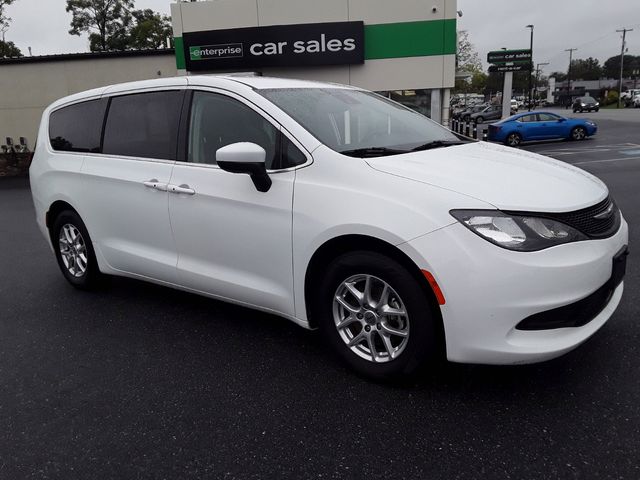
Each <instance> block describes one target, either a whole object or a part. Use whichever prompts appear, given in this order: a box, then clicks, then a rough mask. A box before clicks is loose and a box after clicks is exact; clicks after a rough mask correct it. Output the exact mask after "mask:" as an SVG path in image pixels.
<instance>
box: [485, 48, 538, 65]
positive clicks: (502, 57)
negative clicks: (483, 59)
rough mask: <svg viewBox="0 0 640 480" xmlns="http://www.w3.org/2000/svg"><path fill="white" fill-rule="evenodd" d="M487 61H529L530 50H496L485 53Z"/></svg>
mask: <svg viewBox="0 0 640 480" xmlns="http://www.w3.org/2000/svg"><path fill="white" fill-rule="evenodd" d="M487 62H488V63H531V50H496V51H494V52H489V53H488V54H487Z"/></svg>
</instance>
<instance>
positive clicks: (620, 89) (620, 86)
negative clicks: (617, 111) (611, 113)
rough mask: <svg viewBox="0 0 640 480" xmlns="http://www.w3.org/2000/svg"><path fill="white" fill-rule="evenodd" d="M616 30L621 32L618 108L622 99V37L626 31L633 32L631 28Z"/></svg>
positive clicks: (625, 34) (623, 37)
mask: <svg viewBox="0 0 640 480" xmlns="http://www.w3.org/2000/svg"><path fill="white" fill-rule="evenodd" d="M616 32H619V33H622V47H621V48H620V85H618V108H620V102H621V101H622V98H621V97H622V71H623V67H624V43H625V42H624V39H625V37H626V36H627V32H633V28H623V29H622V30H616Z"/></svg>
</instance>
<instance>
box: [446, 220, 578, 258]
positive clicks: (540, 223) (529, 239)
mask: <svg viewBox="0 0 640 480" xmlns="http://www.w3.org/2000/svg"><path fill="white" fill-rule="evenodd" d="M450 213H451V215H453V217H454V218H455V219H456V220H458V221H459V222H460V223H462V224H463V225H464V226H465V227H467V228H468V229H469V230H471V231H472V232H473V233H476V234H477V235H479V236H481V237H482V238H484V239H485V240H488V241H490V242H491V243H494V244H495V245H498V246H499V247H503V248H506V249H509V250H517V251H520V252H532V251H535V250H542V249H544V248H549V247H553V246H555V245H561V244H563V243H569V242H578V241H581V240H587V237H586V236H585V235H584V234H582V233H580V232H579V231H578V230H576V229H575V228H572V227H570V226H568V225H565V224H564V223H560V222H558V221H556V220H551V219H549V218H543V217H530V216H525V215H522V216H521V215H509V214H506V213H503V212H501V211H499V210H451V212H450Z"/></svg>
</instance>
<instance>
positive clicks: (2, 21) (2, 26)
mask: <svg viewBox="0 0 640 480" xmlns="http://www.w3.org/2000/svg"><path fill="white" fill-rule="evenodd" d="M15 1H16V0H0V30H2V33H3V35H4V31H5V30H6V29H7V28H8V27H9V24H10V23H11V19H10V18H9V17H7V14H6V13H5V11H4V9H5V7H8V6H9V5H11V4H12V3H13V2H15ZM3 41H4V39H3Z"/></svg>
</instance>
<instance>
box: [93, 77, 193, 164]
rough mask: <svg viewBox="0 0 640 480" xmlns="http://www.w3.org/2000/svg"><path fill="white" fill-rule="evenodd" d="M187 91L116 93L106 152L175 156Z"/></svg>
mask: <svg viewBox="0 0 640 480" xmlns="http://www.w3.org/2000/svg"><path fill="white" fill-rule="evenodd" d="M183 96H184V92H183V91H179V90H172V91H168V92H150V93H140V94H135V95H124V96H121V97H113V98H112V99H111V105H110V106H109V113H108V115H107V123H106V126H105V130H104V145H103V147H102V153H107V154H111V155H123V156H128V157H144V158H157V159H161V160H175V159H176V151H177V141H178V126H179V123H180V110H181V107H182V98H183Z"/></svg>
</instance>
